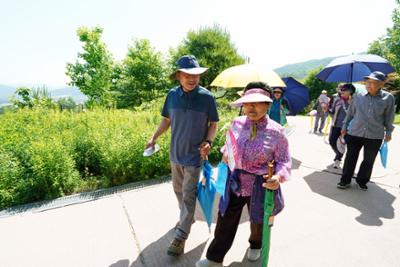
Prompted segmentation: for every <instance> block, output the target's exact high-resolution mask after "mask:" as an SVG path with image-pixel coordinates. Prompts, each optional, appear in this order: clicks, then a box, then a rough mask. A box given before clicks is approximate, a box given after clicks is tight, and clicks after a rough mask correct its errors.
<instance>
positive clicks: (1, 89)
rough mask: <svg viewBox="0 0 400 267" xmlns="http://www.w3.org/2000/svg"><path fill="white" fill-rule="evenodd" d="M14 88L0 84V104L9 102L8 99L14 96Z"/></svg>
mask: <svg viewBox="0 0 400 267" xmlns="http://www.w3.org/2000/svg"><path fill="white" fill-rule="evenodd" d="M14 91H15V87H13V86H8V85H1V84H0V104H4V103H7V102H9V98H10V97H11V96H12V95H13V94H14Z"/></svg>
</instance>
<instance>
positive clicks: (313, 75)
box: [304, 67, 337, 101]
mask: <svg viewBox="0 0 400 267" xmlns="http://www.w3.org/2000/svg"><path fill="white" fill-rule="evenodd" d="M321 70H322V67H319V68H317V69H314V70H312V71H310V72H309V74H308V76H307V77H306V78H305V80H304V85H305V86H307V87H308V88H309V89H310V91H309V94H310V100H311V101H313V100H315V99H317V98H318V96H319V95H320V94H321V91H322V90H327V91H328V95H333V94H335V93H336V89H335V88H336V87H337V83H328V82H324V81H321V80H320V79H318V78H317V74H318V73H319V72H320V71H321Z"/></svg>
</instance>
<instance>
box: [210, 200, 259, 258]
mask: <svg viewBox="0 0 400 267" xmlns="http://www.w3.org/2000/svg"><path fill="white" fill-rule="evenodd" d="M244 205H247V208H248V209H249V207H250V197H241V196H239V197H238V196H236V195H235V194H231V195H230V202H229V206H228V208H227V210H226V212H225V214H224V216H221V214H220V213H219V212H218V220H217V225H216V227H215V232H214V240H213V241H212V242H211V244H210V247H209V248H208V250H207V256H206V257H207V259H209V260H212V261H215V262H221V263H222V262H223V260H224V257H225V255H226V253H227V252H228V250H229V249H230V248H231V247H232V243H233V240H234V239H235V235H236V232H237V229H238V226H239V222H240V216H241V214H242V210H243V207H244ZM262 228H263V224H256V223H250V238H249V242H250V248H252V249H261V245H262Z"/></svg>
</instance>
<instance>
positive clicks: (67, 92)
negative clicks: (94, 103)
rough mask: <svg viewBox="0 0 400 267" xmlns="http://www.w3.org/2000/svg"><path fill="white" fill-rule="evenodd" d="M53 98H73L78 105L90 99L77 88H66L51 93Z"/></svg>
mask: <svg viewBox="0 0 400 267" xmlns="http://www.w3.org/2000/svg"><path fill="white" fill-rule="evenodd" d="M50 94H51V97H52V98H54V99H59V98H62V97H72V99H74V101H75V102H76V103H78V104H81V103H84V102H85V101H86V100H87V99H88V98H87V96H85V95H84V94H83V93H82V92H81V91H79V89H78V88H77V87H72V86H69V87H64V88H60V89H56V90H53V91H50Z"/></svg>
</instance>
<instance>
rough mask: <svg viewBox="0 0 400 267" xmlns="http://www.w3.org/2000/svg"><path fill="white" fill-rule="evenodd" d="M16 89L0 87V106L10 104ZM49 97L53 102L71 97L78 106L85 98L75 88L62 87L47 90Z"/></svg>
mask: <svg viewBox="0 0 400 267" xmlns="http://www.w3.org/2000/svg"><path fill="white" fill-rule="evenodd" d="M16 89H17V88H16V87H14V86H8V85H0V104H5V103H9V102H10V97H11V96H12V95H13V94H14V92H15V90H16ZM49 92H50V94H51V97H52V98H54V99H55V100H57V99H59V98H62V97H72V99H74V101H75V102H76V103H78V104H81V103H84V102H85V101H86V100H87V97H86V96H85V95H84V94H83V93H82V92H81V91H79V89H78V88H76V87H64V88H59V89H54V90H52V89H51V88H49Z"/></svg>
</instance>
